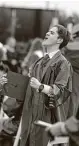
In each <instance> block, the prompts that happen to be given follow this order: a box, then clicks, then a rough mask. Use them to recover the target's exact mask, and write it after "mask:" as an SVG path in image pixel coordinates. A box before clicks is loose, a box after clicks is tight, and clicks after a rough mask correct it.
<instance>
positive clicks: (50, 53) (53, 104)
mask: <svg viewBox="0 0 79 146" xmlns="http://www.w3.org/2000/svg"><path fill="white" fill-rule="evenodd" d="M69 40H70V34H69V32H68V31H67V29H66V28H64V27H63V26H61V25H56V26H53V27H52V28H51V29H49V31H48V32H47V33H46V36H45V38H44V40H43V42H42V45H43V47H44V48H45V50H46V55H45V56H44V57H42V58H41V59H39V60H37V61H36V62H35V63H34V64H33V65H32V68H31V70H30V76H31V77H30V82H29V84H28V88H27V91H26V98H25V102H24V107H23V114H22V131H21V142H20V146H46V145H47V143H48V140H49V137H47V135H46V132H45V131H44V129H43V128H41V127H39V126H38V127H37V126H35V124H34V121H36V120H42V121H46V122H49V123H55V122H57V121H63V120H66V119H67V113H68V104H69V103H68V102H69V96H70V94H71V92H72V67H71V64H70V62H69V61H67V59H66V58H65V57H64V56H63V55H62V54H61V51H60V50H61V49H62V48H63V47H65V46H66V45H67V44H68V42H69Z"/></svg>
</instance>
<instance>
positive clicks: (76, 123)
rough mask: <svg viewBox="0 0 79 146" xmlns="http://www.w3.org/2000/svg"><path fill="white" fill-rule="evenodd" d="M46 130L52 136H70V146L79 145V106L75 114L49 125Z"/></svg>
mask: <svg viewBox="0 0 79 146" xmlns="http://www.w3.org/2000/svg"><path fill="white" fill-rule="evenodd" d="M46 131H47V132H48V134H50V135H52V136H69V146H79V106H78V109H77V113H76V115H75V116H72V117H70V118H69V119H68V120H66V121H65V122H57V123H56V124H53V125H52V126H51V127H47V128H46Z"/></svg>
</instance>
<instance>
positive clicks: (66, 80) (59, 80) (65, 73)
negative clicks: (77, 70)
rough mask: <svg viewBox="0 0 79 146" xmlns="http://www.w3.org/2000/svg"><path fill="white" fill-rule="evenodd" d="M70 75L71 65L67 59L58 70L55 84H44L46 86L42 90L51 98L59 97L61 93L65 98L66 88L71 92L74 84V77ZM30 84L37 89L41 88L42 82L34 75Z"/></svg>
mask: <svg viewBox="0 0 79 146" xmlns="http://www.w3.org/2000/svg"><path fill="white" fill-rule="evenodd" d="M70 76H71V65H70V64H68V62H67V61H64V62H63V63H62V65H61V66H60V70H59V72H58V75H57V77H56V80H55V82H54V84H52V85H51V86H49V85H45V84H43V85H44V88H43V90H42V92H43V93H45V94H47V95H48V96H49V97H51V98H55V99H58V98H59V97H60V96H61V95H62V98H63V94H64V89H67V92H68V93H70V92H71V90H72V86H71V85H72V78H70ZM30 85H31V87H33V88H35V89H39V86H40V85H41V83H40V82H39V81H38V80H37V79H36V78H34V77H32V78H31V80H30ZM67 85H68V87H67ZM66 87H67V88H66Z"/></svg>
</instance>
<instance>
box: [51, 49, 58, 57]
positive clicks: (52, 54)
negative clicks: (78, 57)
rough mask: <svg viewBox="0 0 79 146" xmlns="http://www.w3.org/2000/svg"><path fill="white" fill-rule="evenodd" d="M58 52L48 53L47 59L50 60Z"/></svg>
mask: <svg viewBox="0 0 79 146" xmlns="http://www.w3.org/2000/svg"><path fill="white" fill-rule="evenodd" d="M58 51H59V50H56V51H54V52H51V53H49V57H50V59H51V58H52V57H53V56H54V55H55V54H56V53H57V52H58Z"/></svg>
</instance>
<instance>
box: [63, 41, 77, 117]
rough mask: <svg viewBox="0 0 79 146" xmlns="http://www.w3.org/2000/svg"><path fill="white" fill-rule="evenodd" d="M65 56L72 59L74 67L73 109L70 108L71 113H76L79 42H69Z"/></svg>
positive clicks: (71, 106)
mask: <svg viewBox="0 0 79 146" xmlns="http://www.w3.org/2000/svg"><path fill="white" fill-rule="evenodd" d="M64 56H65V57H66V58H67V59H68V60H69V61H70V63H71V65H72V68H73V78H72V94H71V102H70V109H71V110H69V111H70V113H69V115H72V114H74V115H75V114H76V112H77V109H78V105H79V42H78V41H75V42H72V43H69V45H68V46H67V48H65V50H64Z"/></svg>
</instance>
